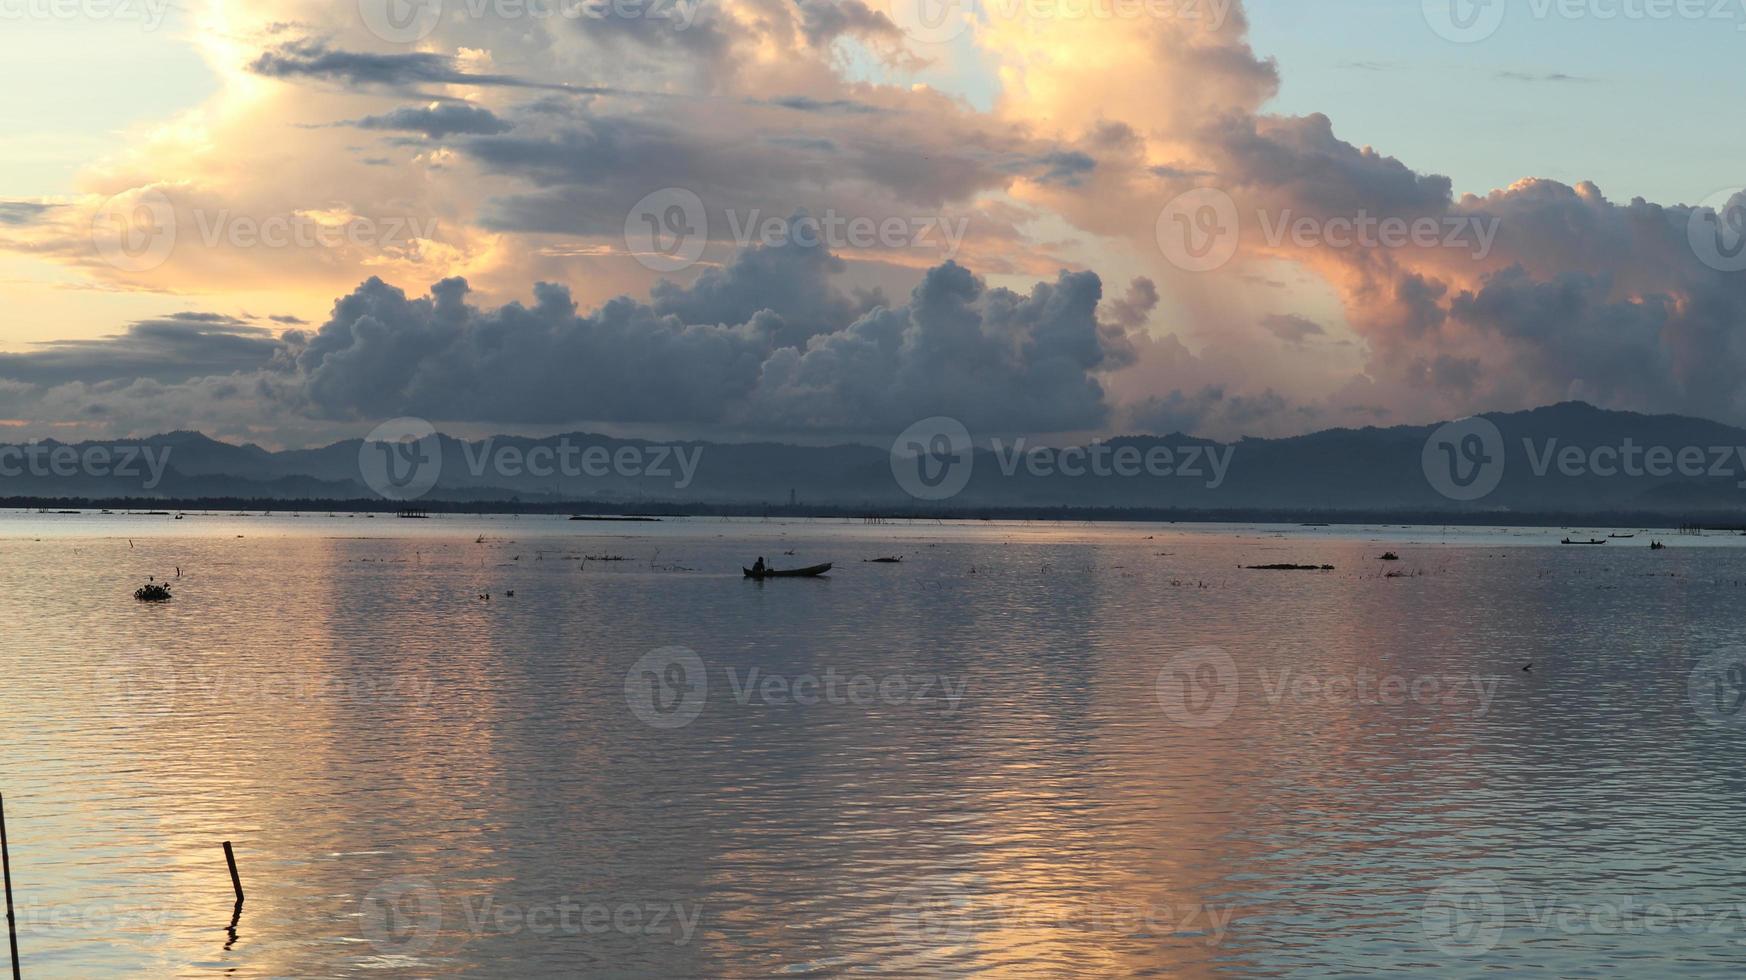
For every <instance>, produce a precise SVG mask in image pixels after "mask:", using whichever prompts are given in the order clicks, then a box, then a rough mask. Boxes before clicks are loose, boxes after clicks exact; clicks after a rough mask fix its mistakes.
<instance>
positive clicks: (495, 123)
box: [352, 102, 515, 139]
mask: <svg viewBox="0 0 1746 980" xmlns="http://www.w3.org/2000/svg"><path fill="white" fill-rule="evenodd" d="M352 125H354V126H357V127H358V128H359V129H380V130H389V131H394V132H406V133H423V134H424V135H426V136H428V137H430V138H431V139H442V138H443V137H445V136H450V135H454V134H465V135H472V136H496V135H499V134H501V133H507V132H509V131H510V130H511V129H514V128H515V127H514V124H512V123H510V122H509V121H507V120H505V119H501V118H499V117H498V115H497V114H496V113H494V112H492V111H491V110H490V109H487V108H485V107H484V106H476V105H469V104H467V103H465V102H444V103H439V104H436V105H428V106H402V107H401V108H399V109H395V110H394V111H393V112H389V113H385V114H383V115H379V116H365V117H364V118H362V119H359V120H358V121H357V122H355V123H353V124H352Z"/></svg>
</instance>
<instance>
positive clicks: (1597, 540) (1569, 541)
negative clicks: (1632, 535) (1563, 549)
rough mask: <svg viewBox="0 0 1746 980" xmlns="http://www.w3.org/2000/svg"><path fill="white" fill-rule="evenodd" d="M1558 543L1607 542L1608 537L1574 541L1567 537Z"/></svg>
mask: <svg viewBox="0 0 1746 980" xmlns="http://www.w3.org/2000/svg"><path fill="white" fill-rule="evenodd" d="M1558 543H1559V544H1606V543H1607V539H1606V538H1592V539H1590V540H1588V541H1572V540H1570V539H1569V538H1565V539H1564V540H1563V541H1560V542H1558Z"/></svg>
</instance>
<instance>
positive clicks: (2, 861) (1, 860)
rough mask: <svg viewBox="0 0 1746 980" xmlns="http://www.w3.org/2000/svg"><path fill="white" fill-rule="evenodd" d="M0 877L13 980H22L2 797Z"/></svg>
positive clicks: (0, 799)
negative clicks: (4, 890) (4, 882)
mask: <svg viewBox="0 0 1746 980" xmlns="http://www.w3.org/2000/svg"><path fill="white" fill-rule="evenodd" d="M0 877H3V878H4V879H5V881H6V939H7V941H8V942H10V943H11V944H12V980H22V975H21V974H20V972H19V968H18V922H17V920H15V919H14V918H13V916H12V854H11V852H10V851H9V850H8V849H7V847H6V797H5V796H0Z"/></svg>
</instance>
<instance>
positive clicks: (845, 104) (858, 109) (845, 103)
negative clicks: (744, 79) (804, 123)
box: [769, 95, 885, 115]
mask: <svg viewBox="0 0 1746 980" xmlns="http://www.w3.org/2000/svg"><path fill="white" fill-rule="evenodd" d="M769 104H770V105H773V106H776V107H778V108H781V109H793V110H795V111H796V112H830V113H839V114H843V115H871V114H874V113H879V112H884V111H885V110H883V109H881V108H879V107H878V106H871V105H868V104H866V103H865V102H856V101H854V100H852V99H828V100H819V99H813V98H808V97H807V96H804V95H790V96H785V97H783V98H779V99H771V100H770V101H769Z"/></svg>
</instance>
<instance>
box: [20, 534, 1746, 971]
mask: <svg viewBox="0 0 1746 980" xmlns="http://www.w3.org/2000/svg"><path fill="white" fill-rule="evenodd" d="M1607 533H1608V532H1606V531H1601V532H1598V533H1595V534H1591V533H1590V532H1588V531H1582V532H1565V531H1561V530H1557V529H1547V530H1540V529H1526V530H1505V529H1448V530H1445V529H1441V528H1377V527H1370V528H1300V527H1235V526H1174V525H1169V526H1166V525H1114V526H1111V525H1080V524H1074V525H1058V524H1029V525H1016V524H976V523H963V524H953V523H939V524H936V523H925V524H924V523H915V524H901V523H898V524H884V525H866V524H862V523H860V522H854V523H848V522H836V521H782V522H760V521H723V520H668V521H663V522H660V523H649V524H609V523H596V522H570V521H565V520H561V519H554V518H544V517H537V518H536V517H523V518H511V517H495V518H494V517H462V516H443V517H437V518H433V519H429V520H396V519H393V518H390V517H377V518H365V517H362V516H353V517H348V516H343V515H342V516H334V517H328V516H303V517H291V516H288V515H275V516H250V517H243V516H216V515H200V514H190V515H188V516H187V518H186V519H183V520H175V519H173V518H171V517H166V516H155V517H154V516H128V515H99V514H95V513H86V514H79V515H38V514H24V513H17V512H11V513H4V514H0V622H3V623H4V629H5V632H4V636H5V642H4V643H3V644H0V668H3V671H4V673H3V675H0V676H3V677H4V681H3V683H0V719H3V720H4V724H3V726H0V793H3V794H4V797H5V817H6V821H7V831H8V834H9V837H10V850H11V857H12V875H13V887H14V892H15V897H16V899H17V903H18V906H19V910H18V917H19V921H18V931H19V947H20V952H21V954H22V956H23V960H24V966H25V968H24V975H25V976H26V977H28V978H32V980H39V978H43V977H108V976H154V977H171V976H180V977H200V976H216V975H221V974H222V975H228V976H237V977H268V976H323V977H393V976H409V977H410V976H431V975H458V976H472V977H506V978H507V977H530V976H544V975H578V974H587V975H597V976H647V975H655V976H663V977H739V976H768V975H771V974H782V975H792V976H809V975H818V976H823V975H838V974H849V973H875V974H878V973H884V974H890V975H900V976H906V977H917V976H964V975H974V974H987V975H998V976H1012V977H1053V976H1063V975H1156V976H1204V977H1225V976H1231V977H1237V976H1258V975H1259V976H1266V975H1280V974H1287V973H1304V974H1348V975H1349V974H1355V973H1363V972H1369V971H1373V970H1381V969H1385V968H1393V969H1402V970H1408V971H1414V972H1420V973H1436V974H1439V975H1467V974H1471V975H1479V974H1492V975H1496V974H1497V973H1499V972H1500V971H1502V972H1527V971H1529V970H1537V971H1539V972H1542V973H1545V974H1547V975H1559V976H1570V975H1581V974H1588V975H1592V974H1601V973H1616V972H1624V971H1646V972H1654V973H1664V974H1666V973H1679V974H1683V975H1706V974H1708V975H1715V976H1724V975H1733V974H1736V973H1737V972H1738V965H1739V963H1740V962H1741V960H1742V958H1743V957H1746V895H1743V894H1742V888H1741V886H1742V883H1746V855H1743V852H1742V850H1741V848H1740V847H1739V846H1738V839H1739V833H1740V829H1741V828H1742V827H1746V769H1742V767H1741V766H1740V765H1739V762H1738V760H1739V758H1740V753H1741V751H1742V748H1743V747H1746V742H1743V739H1746V710H1742V699H1743V698H1746V653H1743V652H1742V650H1743V649H1746V648H1743V647H1742V643H1743V642H1746V641H1743V639H1742V634H1743V632H1746V630H1743V627H1746V622H1743V617H1742V612H1741V610H1742V608H1743V602H1746V548H1742V547H1741V544H1742V543H1746V538H1742V537H1736V536H1728V535H1723V534H1719V533H1711V534H1706V535H1703V536H1697V537H1694V536H1686V535H1676V534H1670V533H1664V532H1662V533H1657V534H1655V535H1651V534H1648V533H1637V534H1636V536H1635V537H1634V538H1617V539H1609V542H1608V543H1607V544H1606V545H1604V546H1591V547H1567V546H1561V545H1559V544H1558V541H1559V539H1560V538H1562V537H1564V536H1566V534H1569V535H1570V536H1573V537H1576V538H1579V539H1588V538H1589V537H1591V536H1598V537H1602V538H1604V537H1605V536H1606V534H1607ZM1618 533H1621V534H1629V533H1633V529H1624V530H1621V531H1619V532H1618ZM1651 537H1655V538H1658V539H1660V540H1663V541H1665V542H1667V544H1668V545H1669V547H1668V549H1667V550H1664V551H1651V550H1650V549H1649V547H1648V544H1649V541H1650V539H1651ZM1385 551H1390V552H1395V553H1397V554H1398V555H1399V558H1400V560H1399V561H1382V560H1380V556H1381V555H1382V554H1383V553H1384V552H1385ZM759 556H764V557H765V558H767V559H768V560H769V562H770V564H772V565H774V566H777V567H798V566H804V565H811V564H814V563H815V562H827V561H828V562H835V563H836V569H835V570H834V571H833V572H832V574H831V575H830V576H829V577H828V578H823V579H794V580H779V581H765V582H754V581H749V580H746V579H745V578H744V577H743V576H742V574H741V571H740V568H741V567H742V566H745V565H750V564H751V563H752V561H753V560H754V559H755V558H757V557H759ZM896 556H901V557H902V559H903V560H902V562H901V563H894V564H872V563H868V562H867V560H868V559H873V558H879V557H896ZM590 558H592V559H614V558H621V559H622V560H589V559H590ZM1282 563H1289V564H1313V565H1318V566H1319V565H1322V564H1329V565H1333V566H1334V569H1333V570H1331V571H1257V570H1248V569H1245V568H1244V567H1242V566H1247V565H1264V564H1282ZM148 576H152V577H155V578H157V579H159V580H164V579H168V580H170V584H171V587H172V589H173V591H174V594H175V598H174V599H173V600H172V601H170V602H166V603H161V604H146V603H138V602H135V601H134V600H133V598H132V592H133V590H134V589H135V588H136V587H137V586H138V585H140V584H142V583H144V582H145V581H146V579H147V577H148ZM512 592H513V595H512V594H511V593H512ZM487 596H488V597H489V598H486V597H487ZM1528 666H1531V669H1530V670H1524V669H1523V668H1524V667H1528ZM224 841H232V842H234V844H235V848H236V854H237V860H238V864H239V870H240V875H241V879H242V883H243V886H244V888H245V890H246V893H247V900H246V902H245V904H244V906H243V908H242V911H241V913H240V915H238V916H236V917H235V922H234V927H233V912H234V908H233V907H234V904H235V900H234V896H233V893H232V887H231V882H230V877H229V873H228V871H227V869H226V864H225V860H224V854H223V852H222V850H221V843H222V842H224Z"/></svg>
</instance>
